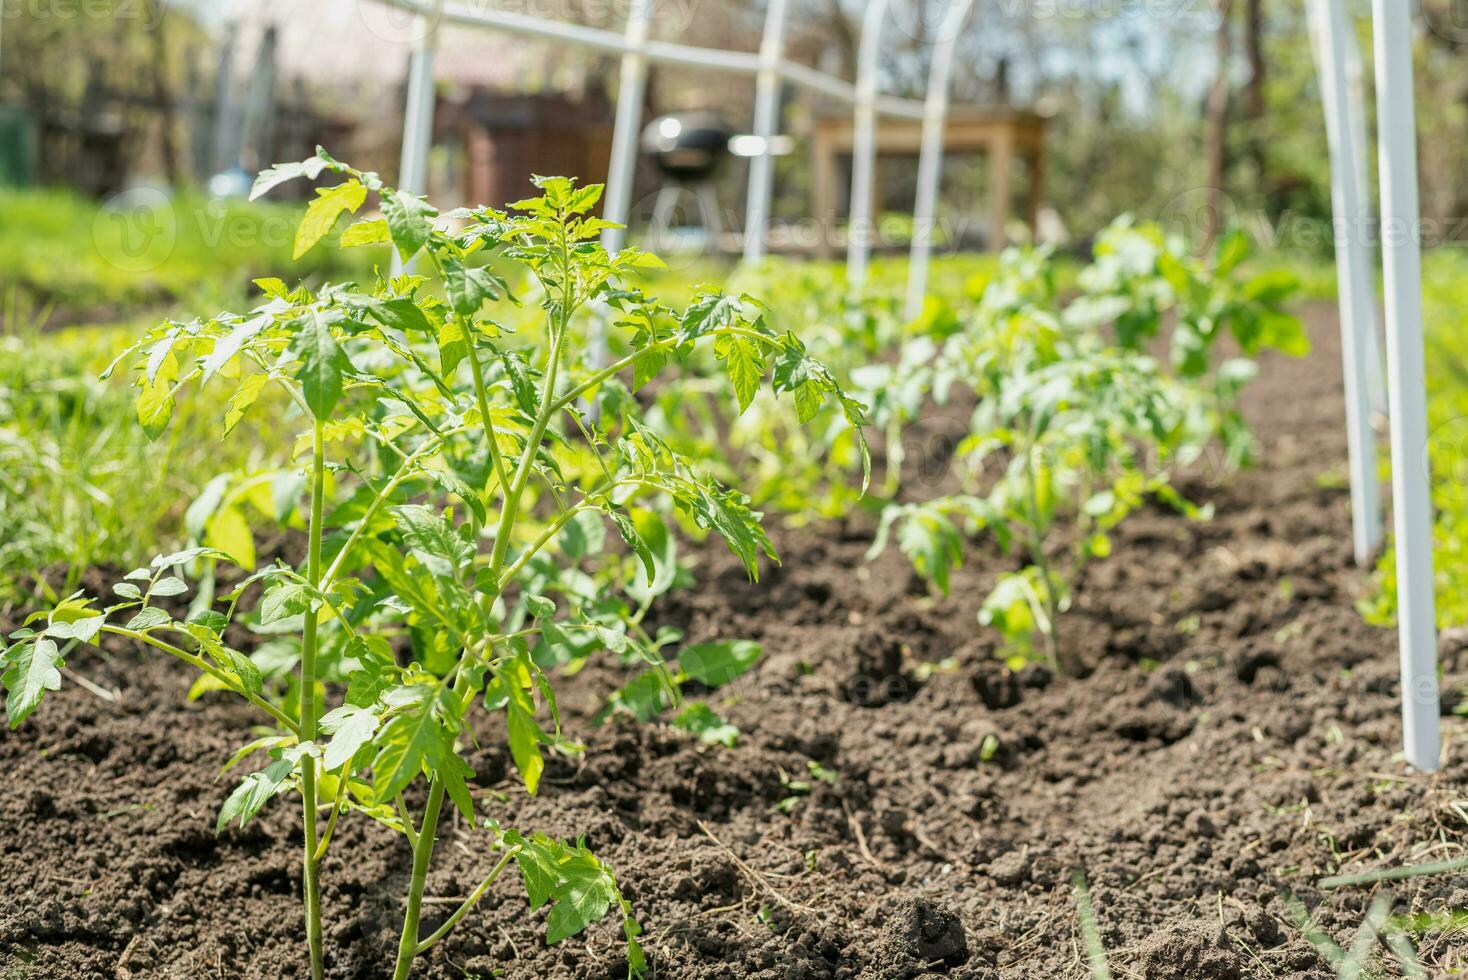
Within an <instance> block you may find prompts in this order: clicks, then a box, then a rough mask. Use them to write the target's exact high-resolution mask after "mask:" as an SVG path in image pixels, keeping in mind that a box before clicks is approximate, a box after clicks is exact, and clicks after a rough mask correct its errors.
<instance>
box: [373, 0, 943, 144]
mask: <svg viewBox="0 0 1468 980" xmlns="http://www.w3.org/2000/svg"><path fill="white" fill-rule="evenodd" d="M378 2H381V3H384V4H386V5H388V6H390V7H397V8H398V9H400V10H411V11H416V12H418V13H425V12H430V11H432V10H433V9H434V7H433V4H431V3H429V2H428V0H378ZM440 20H441V22H442V23H445V24H457V25H462V26H466V27H481V28H487V29H490V30H496V31H503V32H504V33H506V34H517V35H522V36H524V37H536V38H541V39H543V40H547V41H560V42H563V43H566V44H572V45H575V46H577V47H581V48H588V49H590V50H592V51H601V52H605V53H607V54H626V53H628V52H629V51H636V50H637V49H636V48H635V47H634V46H633V45H630V44H628V43H627V39H626V38H625V37H624V36H623V35H621V34H618V33H616V32H614V31H607V30H602V29H601V28H598V27H584V26H582V25H580V24H563V23H560V22H558V21H550V20H542V19H540V18H538V17H532V16H530V15H528V14H517V13H510V12H507V11H502V10H495V9H492V8H489V7H486V6H483V5H480V4H471V5H463V4H455V5H445V6H444V7H443V8H442V12H441V15H440ZM641 54H643V55H644V56H645V57H646V58H647V60H648V61H649V62H652V63H658V64H669V65H681V66H683V67H685V68H697V69H701V70H704V71H725V72H732V73H734V74H742V75H758V74H759V70H760V59H759V55H758V54H756V53H754V52H751V51H725V50H723V49H721V48H706V47H700V46H697V45H692V44H677V43H674V42H672V41H655V40H649V41H648V42H647V43H646V44H645V45H643V47H642V49H641ZM780 77H781V78H783V79H785V80H786V81H788V82H790V83H791V84H792V85H799V86H800V87H802V88H805V89H809V90H810V91H812V92H816V93H819V94H821V95H827V96H830V97H831V98H833V99H838V100H840V101H842V102H845V103H847V104H848V105H850V104H854V103H855V101H856V89H855V87H854V86H853V85H852V84H851V83H850V82H846V81H843V80H841V79H839V78H836V77H834V76H832V75H827V74H826V73H825V72H822V71H818V70H817V69H815V68H811V67H810V66H809V65H802V64H800V63H799V62H795V61H790V60H788V59H783V58H782V59H781V60H780ZM876 106H877V111H878V112H879V113H881V114H882V115H887V116H897V117H900V118H903V119H921V118H922V117H923V104H922V102H920V101H919V100H917V99H903V98H898V97H897V96H894V95H879V96H877V99H876Z"/></svg>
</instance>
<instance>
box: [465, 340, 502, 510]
mask: <svg viewBox="0 0 1468 980" xmlns="http://www.w3.org/2000/svg"><path fill="white" fill-rule="evenodd" d="M469 370H470V373H472V374H473V375H474V399H475V401H477V402H478V403H479V423H480V424H481V425H483V426H484V436H485V441H486V442H488V443H489V460H490V463H491V464H492V465H493V466H494V476H495V479H496V480H498V481H499V484H500V492H501V493H506V492H508V491H509V483H508V477H507V476H506V474H505V459H504V457H503V456H501V455H500V447H499V444H498V443H497V442H495V437H494V421H493V420H492V419H491V418H490V417H489V393H488V391H486V390H485V387H484V369H483V368H482V367H480V365H479V352H478V351H477V350H475V349H474V341H473V340H472V338H471V339H470V341H469ZM486 496H488V495H487V494H486ZM485 503H486V504H488V503H489V501H488V500H486V501H485Z"/></svg>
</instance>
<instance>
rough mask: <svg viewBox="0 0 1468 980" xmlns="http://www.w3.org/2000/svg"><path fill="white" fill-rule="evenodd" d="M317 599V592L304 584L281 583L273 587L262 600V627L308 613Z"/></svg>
mask: <svg viewBox="0 0 1468 980" xmlns="http://www.w3.org/2000/svg"><path fill="white" fill-rule="evenodd" d="M317 598H319V594H318V593H317V592H316V590H315V589H313V588H311V587H310V586H309V585H307V584H306V583H304V582H281V583H280V584H278V585H275V586H272V587H271V588H270V589H269V590H268V591H267V592H266V593H265V595H264V596H263V597H262V598H261V599H260V625H261V626H269V625H270V624H271V623H278V622H280V621H281V620H282V619H286V618H288V617H290V616H299V615H301V614H303V613H305V612H308V611H309V610H310V609H311V606H312V603H313V602H314V601H315V600H316V599H317Z"/></svg>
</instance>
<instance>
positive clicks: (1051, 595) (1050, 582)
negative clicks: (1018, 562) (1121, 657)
mask: <svg viewBox="0 0 1468 980" xmlns="http://www.w3.org/2000/svg"><path fill="white" fill-rule="evenodd" d="M1038 445H1039V440H1038V438H1037V437H1036V436H1035V435H1034V434H1033V431H1032V434H1031V443H1030V445H1029V446H1026V447H1025V484H1026V487H1025V489H1026V491H1027V492H1028V495H1029V506H1030V533H1029V534H1028V535H1027V537H1028V538H1029V545H1030V561H1032V562H1034V565H1035V568H1036V569H1038V570H1039V572H1040V592H1041V595H1042V596H1043V597H1044V600H1045V619H1046V622H1045V623H1042V624H1041V626H1040V635H1041V636H1042V637H1043V638H1044V640H1045V658H1046V659H1047V660H1048V661H1049V662H1050V669H1051V670H1053V671H1054V672H1055V673H1057V674H1059V673H1060V641H1059V638H1058V636H1057V633H1058V632H1059V630H1060V623H1059V621H1058V617H1059V614H1060V599H1059V597H1058V596H1057V595H1056V589H1055V580H1054V578H1053V577H1052V576H1051V573H1050V559H1049V558H1048V557H1046V555H1045V542H1044V539H1043V537H1042V534H1041V521H1042V517H1041V515H1040V497H1039V491H1038V490H1037V489H1036V487H1035V450H1036V449H1037V448H1038Z"/></svg>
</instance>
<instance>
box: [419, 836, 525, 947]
mask: <svg viewBox="0 0 1468 980" xmlns="http://www.w3.org/2000/svg"><path fill="white" fill-rule="evenodd" d="M518 853H520V849H519V848H518V847H512V848H510V849H509V850H508V851H506V852H505V855H504V857H502V858H500V859H499V863H498V864H496V865H495V866H494V868H493V869H492V870H491V871H490V872H489V874H488V875H486V876H485V879H484V880H483V881H481V882H480V883H479V887H478V888H476V889H474V891H473V892H472V893H471V894H470V895H469V897H468V898H466V899H465V900H464V904H463V905H460V906H459V907H458V908H457V909H455V910H454V914H453V915H451V916H449V917H448V919H446V920H445V921H444V924H443V925H441V926H439V927H438V928H437V929H435V930H434V932H433V935H431V936H429V937H428V938H427V939H425V940H423V941H422V942H421V943H419V944H418V949H417V954H418V955H419V956H421V955H423V954H424V953H426V952H428V950H429V949H430V948H431V947H432V946H433V944H434V943H436V942H438V941H439V940H440V939H442V938H443V937H444V936H447V935H448V933H449V930H450V929H452V928H453V927H454V926H456V925H458V924H459V920H460V919H462V918H463V917H464V916H466V915H468V914H469V912H470V910H472V909H473V908H474V906H476V905H478V904H479V900H480V899H481V898H483V897H484V893H485V892H487V891H489V886H490V885H492V884H494V880H495V879H496V878H498V877H499V876H500V874H501V873H503V872H504V870H505V868H507V867H509V865H510V862H511V861H512V860H514V858H515V855H516V854H518Z"/></svg>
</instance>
